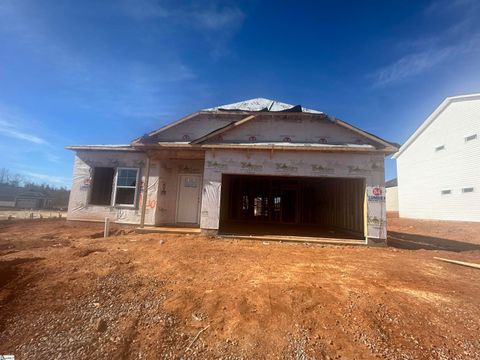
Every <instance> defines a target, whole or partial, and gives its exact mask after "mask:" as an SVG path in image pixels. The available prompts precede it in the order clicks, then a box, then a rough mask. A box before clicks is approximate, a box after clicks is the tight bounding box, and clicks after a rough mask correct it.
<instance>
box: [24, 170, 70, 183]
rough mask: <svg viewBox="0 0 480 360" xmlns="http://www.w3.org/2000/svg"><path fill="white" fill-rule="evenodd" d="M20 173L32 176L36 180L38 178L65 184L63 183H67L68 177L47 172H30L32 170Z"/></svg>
mask: <svg viewBox="0 0 480 360" xmlns="http://www.w3.org/2000/svg"><path fill="white" fill-rule="evenodd" d="M21 174H22V175H25V176H27V177H30V178H33V179H35V180H37V181H38V180H40V181H47V182H49V183H53V184H61V185H65V184H68V182H69V179H67V178H65V177H62V176H55V175H48V174H42V173H38V172H32V171H21Z"/></svg>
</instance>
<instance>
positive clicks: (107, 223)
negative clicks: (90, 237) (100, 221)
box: [103, 217, 110, 238]
mask: <svg viewBox="0 0 480 360" xmlns="http://www.w3.org/2000/svg"><path fill="white" fill-rule="evenodd" d="M109 234H110V219H109V218H108V217H106V218H105V227H104V228H103V237H104V238H107V237H108V235H109Z"/></svg>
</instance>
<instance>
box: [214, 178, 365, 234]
mask: <svg viewBox="0 0 480 360" xmlns="http://www.w3.org/2000/svg"><path fill="white" fill-rule="evenodd" d="M364 196H365V180H364V179H350V178H308V177H279V176H250V175H226V174H224V175H223V176H222V193H221V205H220V227H219V232H220V233H221V234H235V235H285V236H309V237H310V236H311V237H328V238H344V239H359V240H360V239H361V240H363V239H364Z"/></svg>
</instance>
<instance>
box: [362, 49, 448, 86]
mask: <svg viewBox="0 0 480 360" xmlns="http://www.w3.org/2000/svg"><path fill="white" fill-rule="evenodd" d="M454 53H455V49H454V48H449V47H446V48H442V49H432V50H427V51H422V52H418V53H412V54H409V55H405V56H403V57H402V58H400V59H399V60H397V61H395V62H394V63H392V64H390V65H387V66H385V67H383V68H381V69H379V70H377V71H376V72H375V73H373V74H372V75H371V77H372V78H373V79H374V86H375V87H381V86H385V85H388V84H390V83H393V82H397V81H400V80H404V79H407V78H409V77H413V76H415V75H418V74H420V73H422V72H424V71H427V70H429V69H431V68H433V67H434V66H436V65H437V64H440V63H441V62H443V61H445V60H446V59H448V58H450V57H451V56H452V55H453V54H454Z"/></svg>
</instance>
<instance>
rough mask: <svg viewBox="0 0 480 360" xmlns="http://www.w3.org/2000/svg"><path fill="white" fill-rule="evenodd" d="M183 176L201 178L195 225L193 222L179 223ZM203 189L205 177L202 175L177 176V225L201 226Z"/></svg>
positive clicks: (182, 174)
mask: <svg viewBox="0 0 480 360" xmlns="http://www.w3.org/2000/svg"><path fill="white" fill-rule="evenodd" d="M182 176H198V177H199V178H200V181H199V185H198V188H199V189H198V211H197V221H196V222H194V223H191V222H179V221H178V209H179V205H180V201H179V199H180V190H181V179H182ZM202 189H203V176H202V174H184V173H181V174H178V176H177V200H176V205H175V224H177V225H179V224H184V225H198V226H200V212H201V210H202V209H201V207H202Z"/></svg>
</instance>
